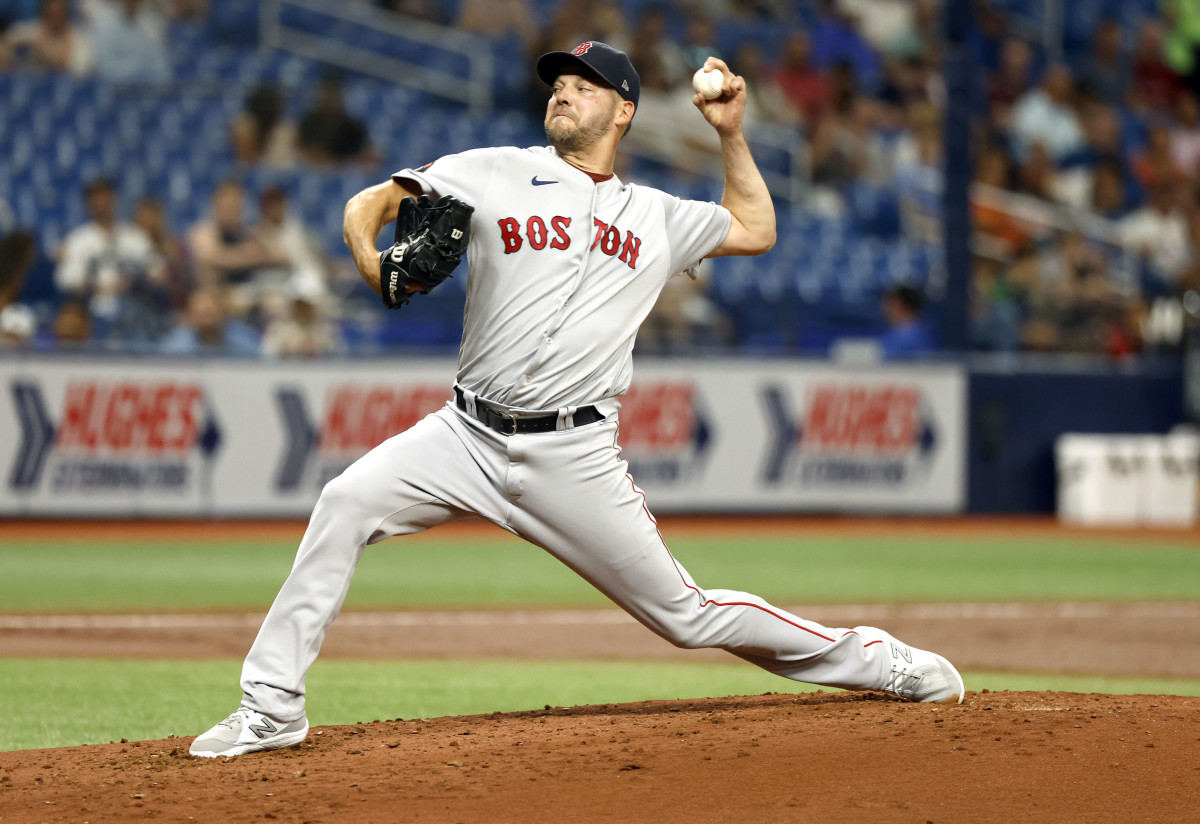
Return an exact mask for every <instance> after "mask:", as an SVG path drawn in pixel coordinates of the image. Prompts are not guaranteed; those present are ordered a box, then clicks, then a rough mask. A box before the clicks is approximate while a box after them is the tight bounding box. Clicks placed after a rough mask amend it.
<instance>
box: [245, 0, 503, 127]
mask: <svg viewBox="0 0 1200 824" xmlns="http://www.w3.org/2000/svg"><path fill="white" fill-rule="evenodd" d="M295 9H300V10H303V11H305V12H309V13H315V14H317V15H323V16H325V17H328V18H330V24H331V25H330V29H331V30H333V29H334V28H335V27H336V25H337V24H338V23H339V22H340V23H342V24H349V25H352V26H359V27H362V28H364V29H368V30H370V31H372V32H375V33H377V34H379V35H384V36H387V37H390V38H394V40H395V48H394V49H392V50H391V52H392V53H391V54H384V53H381V52H379V51H376V50H373V49H368V48H363V47H362V46H361V45H356V44H355V43H351V42H346V41H345V40H342V39H339V38H337V37H334V36H331V35H329V34H325V35H320V34H314V33H313V32H310V31H305V30H303V29H300V28H297V27H296V26H294V25H288V23H287V22H286V18H287V16H288V12H289V10H295ZM260 15H261V16H260V21H259V24H260V39H261V42H262V45H263V46H264V47H267V48H273V49H283V50H286V51H290V52H293V53H295V54H299V55H301V56H303V57H308V58H312V59H314V60H320V61H322V62H325V63H329V64H331V65H334V66H340V67H342V68H345V69H350V70H353V71H356V72H361V73H363V74H367V75H372V76H374V77H379V78H382V79H384V80H388V81H390V82H392V83H395V84H397V85H400V86H406V87H408V88H412V89H417V90H418V91H424V92H428V93H430V94H433V95H437V96H438V97H443V98H446V99H447V100H453V101H457V102H460V103H465V104H467V106H469V107H470V109H471V112H472V113H473V114H483V113H486V112H488V111H490V110H491V109H492V78H493V72H494V66H493V60H492V50H491V47H490V42H489V41H488V40H486V39H485V38H482V37H478V36H476V35H472V34H468V33H466V32H462V31H459V30H457V29H452V28H446V27H443V26H437V25H434V24H431V23H426V22H423V21H420V20H415V19H411V18H407V17H401V16H398V15H395V14H391V13H388V12H383V11H380V10H379V9H376V8H374V7H372V6H368V5H366V4H365V3H358V2H350V3H346V2H342V3H337V2H331V0H264V2H263V4H262V7H261V10H260ZM411 46H415V47H416V49H417V52H418V53H419V54H420V55H421V56H422V58H427V57H428V56H429V55H431V54H438V55H446V54H447V53H449V55H450V56H452V58H454V59H460V60H462V62H463V63H464V64H465V65H466V66H467V77H466V79H464V78H462V77H460V76H458V75H457V74H454V73H452V72H448V71H445V70H443V69H438V68H434V67H432V66H430V65H429V61H428V59H422V60H417V61H414V60H409V59H405V58H404V57H402V56H399V55H403V54H405V53H406V52H408V53H410V54H411V53H412V49H411V48H410V47H411Z"/></svg>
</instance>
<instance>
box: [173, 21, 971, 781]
mask: <svg viewBox="0 0 1200 824" xmlns="http://www.w3.org/2000/svg"><path fill="white" fill-rule="evenodd" d="M706 68H708V69H712V70H718V71H719V72H720V73H721V78H722V83H721V84H720V89H721V91H720V93H719V94H716V92H715V89H714V90H712V91H710V92H709V93H712V94H716V96H714V97H712V98H711V99H710V98H709V97H708V96H706V94H701V93H700V92H697V94H696V96H695V97H694V99H693V102H694V103H695V105H696V107H697V108H698V109H699V110H700V112H701V113H702V114H703V116H704V118H705V119H706V120H707V121H708V123H709V125H710V126H711V127H712V128H713V129H715V130H716V132H717V135H718V136H719V137H720V142H721V149H722V156H723V159H724V166H725V192H724V196H723V197H722V200H721V204H720V205H716V204H713V203H699V202H695V201H685V200H680V199H679V198H676V197H672V196H671V195H669V194H666V193H664V192H660V191H658V190H656V189H651V188H646V187H644V186H638V185H635V184H631V183H626V182H624V181H622V180H620V179H619V178H617V177H616V176H615V175H614V174H613V161H614V158H615V156H616V152H617V148H618V146H619V144H620V140H621V138H622V137H623V135H624V134H625V132H626V131H627V130H628V129H629V128H630V123H631V121H632V120H633V118H634V115H635V113H636V111H637V103H638V92H639V81H638V75H637V72H636V71H634V68H633V65H632V64H631V63H630V61H629V59H628V58H627V57H626V55H625V54H624V53H623V52H621V51H618V50H616V49H614V48H612V47H610V46H608V45H606V44H604V43H600V42H598V41H590V42H584V43H581V44H579V46H578V47H576V48H575V49H574V50H572V51H570V52H551V53H549V54H545V55H543V56H542V57H541V58H540V59H539V60H538V61H537V65H536V71H537V74H538V77H540V78H541V79H542V80H543V81H545V82H546V83H547V84H548V85H549V86H550V87H551V89H552V91H551V95H550V98H549V100H548V101H547V104H546V117H545V127H546V137H547V139H548V142H549V144H550V145H549V146H546V147H534V148H527V149H518V148H509V147H505V148H494V149H476V150H472V151H467V152H463V153H462V154H456V155H448V156H445V157H441V158H439V159H437V160H435V161H434V162H432V163H430V164H427V165H425V166H422V167H420V168H417V169H404V170H402V171H399V172H397V173H396V174H394V175H392V177H391V179H390V180H388V181H387V182H385V183H381V184H379V185H377V186H373V187H371V188H368V189H365V190H364V191H362V192H360V193H359V194H357V195H355V197H354V198H352V199H351V200H350V202H349V203H348V204H347V205H346V212H345V223H344V233H345V239H346V244H347V246H348V247H349V248H350V251H351V253H352V254H353V256H354V260H355V263H356V264H357V266H358V269H359V271H360V272H361V274H362V276H363V278H364V280H366V282H367V284H368V285H369V286H371V288H373V289H374V290H375V291H376V292H378V293H379V295H380V297H381V298H382V300H383V302H384V304H385V305H386V306H388V307H389V308H393V309H396V308H401V307H403V306H404V304H405V303H407V302H408V301H409V300H411V299H414V295H415V294H416V293H421V292H428V291H430V290H432V289H435V288H437V286H438V285H439V284H440V283H441V282H442V281H443V280H445V279H446V278H447V277H450V276H451V274H452V273H453V272H454V270H455V267H456V266H457V264H458V263H459V260H460V258H461V256H462V255H463V254H464V253H466V254H467V255H468V257H469V262H470V276H469V278H468V280H467V303H466V316H465V321H464V328H463V338H462V346H461V349H460V352H459V363H458V373H457V376H456V380H455V385H454V386H453V394H452V397H451V399H450V400H449V402H448V403H447V405H446V406H445V407H444V408H443V409H441V410H439V411H438V412H435V413H433V414H432V415H429V416H428V417H427V418H425V419H424V420H422V421H421V422H420V423H418V424H417V425H416V426H414V427H412V428H411V429H409V430H408V431H406V432H402V433H400V434H397V435H395V436H394V437H392V438H390V439H389V440H387V441H384V442H383V443H382V444H380V445H379V446H377V447H375V449H373V450H372V451H371V452H369V453H368V454H366V455H364V456H363V457H362V458H361V459H359V460H358V461H357V462H356V463H354V464H353V465H352V466H350V467H349V468H348V469H347V470H346V471H345V472H344V473H343V474H342V475H341V476H339V477H338V478H335V479H334V480H333V481H330V482H329V484H328V485H327V486H326V487H325V488H324V490H323V491H322V493H321V496H320V499H319V501H318V502H317V505H316V508H315V509H314V510H313V514H312V519H311V521H310V523H309V526H308V530H307V532H306V533H305V535H304V539H303V541H302V542H301V544H300V548H299V551H298V553H297V556H296V561H295V564H294V566H293V567H292V571H291V574H290V575H289V576H288V578H287V580H286V581H285V582H284V584H283V587H282V589H281V590H280V592H279V595H278V596H277V597H276V599H275V602H274V604H273V605H272V607H271V610H270V612H269V613H268V615H267V617H266V619H265V620H264V622H263V625H262V628H261V630H260V631H259V634H258V638H257V640H256V641H255V642H254V646H253V647H252V648H251V650H250V653H249V655H248V656H247V657H246V661H245V665H244V667H243V670H242V679H241V686H242V690H243V693H244V696H243V698H242V703H241V706H240V707H239V708H238V709H237V710H236V711H235V712H234V713H233V714H232V715H230V716H229V717H228V718H226V719H225V720H224V721H222V722H220V723H219V724H217V725H216V726H215V727H213V728H212V729H211V730H209V731H208V732H206V733H204V734H203V735H201V736H199V737H198V738H197V739H196V740H195V741H194V742H193V743H192V745H191V753H192V755H197V756H206V757H216V756H230V755H241V754H243V753H247V752H254V751H256V750H269V749H277V748H280V747H288V746H292V745H295V744H298V743H299V742H300V741H302V740H303V739H304V737H305V735H306V734H307V732H308V721H307V719H306V717H305V709H304V696H305V687H304V679H305V674H306V673H307V671H308V668H309V667H310V666H311V665H312V663H313V661H314V660H316V657H317V654H318V652H319V650H320V648H321V642H322V640H323V639H324V637H325V634H326V632H327V631H328V630H329V627H330V625H331V624H332V623H333V620H334V618H335V617H336V616H337V614H338V611H339V609H340V608H341V606H342V602H343V600H344V598H345V597H346V593H347V590H348V589H349V587H350V579H351V577H352V576H353V574H354V569H355V566H356V565H357V563H358V559H359V557H360V556H361V555H362V552H363V549H364V548H365V547H366V546H367V545H368V544H374V543H377V542H379V541H382V540H384V539H385V538H389V537H391V536H393V535H409V534H412V533H415V532H420V531H422V530H425V529H429V528H430V527H434V526H437V525H439V524H443V523H447V522H449V521H453V520H456V519H459V518H464V517H467V516H471V515H477V516H480V517H483V518H486V519H487V520H489V521H491V522H492V523H494V524H496V525H497V526H499V527H500V528H502V529H506V530H508V531H510V532H512V533H514V534H516V535H519V536H521V537H522V538H524V539H526V540H528V541H530V542H531V543H533V544H536V545H538V546H540V547H542V548H544V549H545V550H546V551H548V552H550V553H551V554H553V555H554V556H555V557H556V558H558V559H559V560H560V561H562V562H563V563H564V564H566V565H567V566H568V567H570V568H571V569H572V570H574V571H575V572H576V573H578V574H579V575H581V576H583V578H585V579H586V580H587V581H589V582H590V583H591V584H592V585H593V586H595V587H596V588H597V589H599V590H600V591H601V592H603V593H604V594H605V595H607V596H608V597H609V598H611V599H612V600H613V601H614V602H615V603H616V604H617V605H619V606H620V607H621V608H622V609H624V610H625V611H626V612H628V613H629V614H630V615H632V616H633V617H634V618H636V619H637V620H638V621H640V622H641V623H642V624H644V625H645V626H646V627H647V628H648V629H650V630H651V631H652V632H655V633H657V634H658V635H660V636H662V637H663V638H665V639H667V640H668V641H670V642H671V643H673V644H675V645H677V646H680V647H686V648H701V647H718V648H721V649H725V650H728V651H729V652H731V653H733V654H734V655H737V656H739V657H741V658H743V659H745V660H747V661H749V662H750V663H752V664H756V665H758V666H760V667H762V668H764V669H767V670H769V671H771V672H774V673H776V674H778V675H781V676H783V677H785V678H790V679H793V680H796V681H806V682H809V683H813V684H820V685H827V686H833V687H842V688H846V689H853V690H883V691H887V692H891V693H893V694H895V695H899V696H902V697H903V698H906V699H909V700H912V701H923V702H942V703H951V702H953V703H960V702H961V701H962V699H963V694H964V686H963V681H962V678H961V677H960V676H959V674H958V672H957V671H956V670H955V669H954V667H953V666H951V664H950V663H949V662H948V661H947V660H946V659H945V658H943V657H942V656H940V655H936V654H934V653H931V652H926V651H924V650H920V649H917V648H915V647H912V646H909V645H907V644H904V643H901V642H900V641H898V640H897V639H895V638H893V637H892V636H890V635H888V634H887V633H886V632H884V631H882V630H880V629H876V628H874V627H865V626H864V627H857V628H854V629H834V628H829V627H825V626H822V625H820V624H817V623H814V622H812V621H806V620H804V619H803V618H799V617H797V616H795V615H792V614H790V613H788V612H785V611H784V610H781V609H779V608H777V607H775V606H772V605H771V604H769V603H767V602H766V601H764V600H763V599H761V598H759V597H757V596H755V595H750V594H748V593H745V592H733V591H730V590H722V589H704V588H702V587H700V586H699V585H697V584H696V582H695V581H693V580H692V578H691V576H690V575H688V573H687V570H685V569H684V568H683V567H682V566H681V565H680V564H679V562H678V561H677V560H676V559H675V558H674V557H673V556H672V555H671V553H670V551H669V550H668V549H667V546H666V544H665V543H664V541H663V538H662V535H660V534H659V530H658V527H657V524H656V523H655V520H654V517H653V516H652V515H651V514H650V510H649V508H648V506H647V504H646V500H645V497H644V495H643V494H642V492H641V490H640V489H638V487H637V485H636V484H635V483H634V480H633V479H632V478H631V477H630V476H629V474H628V472H627V469H628V467H627V464H626V462H625V461H623V460H622V459H621V451H620V447H619V437H618V427H617V421H618V407H619V404H618V401H617V398H618V396H620V395H621V394H623V393H624V392H625V391H626V390H627V389H628V388H629V383H630V377H631V373H632V366H631V353H632V350H633V344H634V336H635V334H636V332H637V329H638V326H639V325H640V324H641V323H642V321H643V320H644V319H645V318H646V315H647V314H648V313H649V312H650V309H651V307H652V306H653V305H654V302H655V299H656V298H657V296H658V294H659V291H660V290H661V289H662V287H663V284H664V283H665V282H666V281H667V279H668V278H670V277H671V276H673V275H676V274H679V273H682V272H686V271H687V270H689V269H691V268H692V267H694V266H696V265H697V264H698V263H699V262H700V260H701V259H703V258H705V257H717V256H721V255H760V254H763V253H764V252H766V251H768V250H769V249H770V248H771V247H772V245H773V244H774V242H775V213H774V209H773V206H772V203H771V198H770V196H769V194H768V192H767V187H766V185H765V184H764V183H763V179H762V176H761V175H760V174H759V171H758V168H757V166H756V165H755V163H754V160H753V158H752V157H751V154H750V150H749V148H748V146H747V144H746V139H745V137H744V136H743V134H742V114H743V110H744V106H745V101H746V84H745V81H744V80H743V79H742V78H741V77H735V76H734V75H733V74H732V73H731V72H730V71H729V69H728V67H727V66H726V65H725V64H724V63H723V62H722V61H720V60H717V59H715V58H709V60H708V62H707V64H706ZM393 219H395V220H397V227H396V242H395V244H394V245H393V246H392V247H391V248H389V249H386V250H384V251H383V252H382V254H381V253H380V252H379V251H378V250H377V249H376V248H375V242H376V238H377V237H378V236H379V233H380V231H381V230H382V228H383V227H384V226H385V225H386V224H387V223H388V222H390V221H391V220H393ZM417 299H419V298H417Z"/></svg>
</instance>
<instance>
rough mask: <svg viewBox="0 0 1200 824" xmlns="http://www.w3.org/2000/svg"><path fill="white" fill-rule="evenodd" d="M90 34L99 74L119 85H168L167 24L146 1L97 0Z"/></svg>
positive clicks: (92, 15) (93, 10)
mask: <svg viewBox="0 0 1200 824" xmlns="http://www.w3.org/2000/svg"><path fill="white" fill-rule="evenodd" d="M89 35H90V37H91V41H92V50H93V53H94V55H95V59H96V74H98V75H99V76H100V77H102V78H104V79H105V80H111V81H113V82H116V83H166V82H167V81H169V80H170V79H171V64H170V62H169V61H168V59H167V21H166V19H165V18H164V17H163V16H162V15H161V14H159V12H158V11H157V10H156V9H155V8H154V7H153V6H152V4H150V3H147V2H145V0H96V2H95V3H94V5H93V6H92V11H91V27H90V31H89Z"/></svg>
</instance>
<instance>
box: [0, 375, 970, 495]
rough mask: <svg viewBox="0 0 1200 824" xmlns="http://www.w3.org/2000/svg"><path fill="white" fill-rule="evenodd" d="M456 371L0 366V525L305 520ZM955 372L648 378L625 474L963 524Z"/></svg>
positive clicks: (635, 399)
mask: <svg viewBox="0 0 1200 824" xmlns="http://www.w3.org/2000/svg"><path fill="white" fill-rule="evenodd" d="M454 371H455V365H454V363H453V362H452V361H450V360H423V361H412V360H407V361H405V362H404V368H403V370H397V369H396V368H395V363H394V362H390V361H351V362H322V363H286V364H280V363H271V364H268V363H257V362H255V363H246V362H235V361H194V362H169V361H157V360H145V361H116V360H112V361H110V360H90V359H89V360H63V359H57V358H56V359H40V358H32V357H31V358H28V359H12V360H6V361H0V387H2V388H3V395H2V396H0V433H3V437H2V438H0V471H3V472H4V476H3V480H4V482H3V487H2V488H0V513H5V514H23V515H39V516H52V515H64V516H69V515H78V516H88V515H103V516H114V517H128V516H140V515H161V516H168V515H180V516H188V515H222V516H274V515H299V516H303V515H307V514H308V512H309V510H310V509H311V508H312V505H313V504H314V503H315V501H316V499H317V496H318V495H319V493H320V490H321V488H322V486H323V485H324V484H325V483H326V482H327V481H328V480H329V479H331V478H333V477H336V476H337V475H338V474H339V473H340V472H341V471H342V470H343V469H345V467H346V466H348V465H349V464H350V463H351V462H353V461H354V460H355V459H356V458H358V457H359V456H360V455H362V454H364V453H365V452H367V451H368V450H369V449H371V448H372V447H373V446H375V445H376V444H378V443H380V442H382V441H383V440H385V439H387V438H389V437H391V436H392V435H394V434H396V433H398V432H402V431H404V430H405V429H407V428H408V427H410V426H412V425H413V424H414V423H416V421H418V420H420V418H422V417H423V416H425V415H427V414H429V413H430V412H432V411H434V410H436V409H438V408H440V407H442V406H444V405H445V403H446V401H447V399H448V398H449V397H450V387H451V385H452V382H453V376H454ZM965 409H966V403H965V380H964V375H963V373H962V371H961V370H960V369H959V368H957V367H953V366H932V365H931V366H906V367H888V368H882V367H880V368H864V369H846V368H843V367H834V366H832V365H828V364H824V363H810V362H778V361H735V360H719V361H658V362H655V361H646V362H642V363H639V364H638V366H637V369H636V379H635V382H634V384H633V386H632V387H631V389H630V391H629V393H628V394H627V395H625V396H624V398H623V399H622V408H621V412H620V422H621V430H620V431H621V435H620V443H621V447H622V454H621V457H622V458H623V459H624V460H627V461H628V462H629V469H630V474H631V475H632V476H633V478H634V480H635V481H636V482H637V483H638V485H639V486H640V487H641V488H642V489H643V490H645V492H646V494H647V499H648V501H649V502H650V505H651V506H652V508H653V509H654V510H655V511H657V512H663V513H665V512H696V511H706V510H707V511H722V512H733V511H745V512H765V511H774V512H788V511H884V512H957V511H960V510H961V509H962V507H963V502H964V490H965V478H964V472H965V469H964V465H965V461H964V457H965V447H964V441H965V434H964V428H965Z"/></svg>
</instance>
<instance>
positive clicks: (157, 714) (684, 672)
mask: <svg viewBox="0 0 1200 824" xmlns="http://www.w3.org/2000/svg"><path fill="white" fill-rule="evenodd" d="M239 667H240V664H239V662H236V661H211V660H206V661H144V660H137V661H129V660H93V659H12V658H9V659H0V706H3V707H4V708H5V711H4V712H3V713H0V750H15V749H30V748H41V747H60V746H71V745H76V744H97V743H108V742H110V741H119V740H121V739H122V738H127V739H129V740H131V741H133V740H139V739H156V738H166V737H167V736H169V735H176V736H190V735H196V734H198V733H200V732H203V731H204V730H206V729H208V728H209V727H210V726H212V725H213V724H215V723H216V722H217V721H220V720H221V719H222V718H224V717H225V715H227V714H228V713H229V712H230V711H231V710H233V709H234V708H236V706H237V703H238V701H239V699H240V698H241V694H240V692H239V690H238V687H237V679H238V673H239ZM964 677H965V678H966V681H967V688H968V689H969V690H975V691H977V690H981V689H985V688H986V689H992V690H1000V689H1005V690H1055V691H1062V692H1100V693H1111V694H1136V693H1141V694H1152V695H1158V694H1170V695H1193V696H1200V681H1178V680H1150V679H1132V678H1098V677H1081V676H1062V675H1054V676H1043V675H1014V674H1007V673H1006V674H998V673H964ZM812 689H814V688H812V687H808V686H807V685H803V684H796V683H792V682H788V681H785V680H783V679H780V678H778V677H776V676H773V675H770V674H768V673H765V672H763V671H761V670H758V669H756V668H754V667H751V666H746V665H741V664H730V665H723V664H707V663H705V664H678V663H671V664H660V663H592V662H572V661H554V662H539V661H514V662H502V661H486V662H478V661H410V662H376V661H370V662H364V661H340V660H334V661H320V662H318V663H317V664H316V666H314V667H313V669H312V671H311V672H310V673H309V678H308V690H309V702H308V714H309V721H310V723H312V724H313V725H314V726H316V725H329V724H353V723H356V722H359V721H368V722H369V721H374V720H378V719H392V718H406V719H411V718H428V717H437V716H443V715H470V714H476V713H488V712H495V711H512V710H528V709H540V708H542V707H544V706H546V705H550V706H575V705H581V704H599V703H605V704H608V703H620V702H628V701H641V700H649V699H673V698H701V697H709V696H726V695H756V694H761V693H765V692H805V691H811V690H812Z"/></svg>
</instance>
